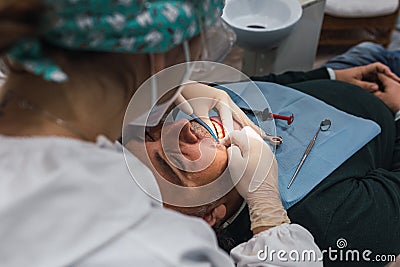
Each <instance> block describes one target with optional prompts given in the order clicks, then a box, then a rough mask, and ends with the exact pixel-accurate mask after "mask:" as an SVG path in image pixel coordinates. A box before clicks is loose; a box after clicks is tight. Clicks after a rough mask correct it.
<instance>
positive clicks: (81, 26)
mask: <svg viewBox="0 0 400 267" xmlns="http://www.w3.org/2000/svg"><path fill="white" fill-rule="evenodd" d="M223 3H224V1H223V0H204V1H196V0H191V1H190V0H168V1H161V0H159V1H157V0H153V1H140V0H45V4H46V12H45V14H44V17H43V21H42V23H43V24H42V25H43V28H44V29H45V30H44V31H43V34H42V35H41V36H40V37H39V38H35V39H25V40H21V41H20V42H19V43H17V44H16V45H15V46H14V47H13V48H12V49H11V50H10V51H9V53H8V55H9V56H10V57H11V58H13V59H14V60H16V61H17V62H19V63H21V64H22V65H23V66H24V67H25V69H26V70H27V71H29V72H32V73H33V74H36V75H40V76H42V77H43V78H44V79H45V80H48V81H54V82H63V81H66V80H67V79H68V77H67V75H66V74H65V73H64V72H63V71H62V70H61V69H60V68H59V67H58V66H57V65H56V64H55V63H54V62H53V61H52V60H51V58H50V57H49V56H48V55H46V53H45V51H44V50H43V49H42V45H41V41H42V40H44V41H46V42H48V43H50V44H53V45H56V46H58V47H62V48H68V49H73V50H87V51H100V52H125V53H162V52H165V51H168V50H170V49H171V48H173V47H175V46H176V45H178V44H181V43H182V42H183V41H184V40H186V39H189V38H191V37H193V36H195V35H197V34H199V33H200V30H201V27H210V26H212V25H213V24H214V23H215V21H216V20H217V19H218V18H219V17H220V15H221V13H222V8H223Z"/></svg>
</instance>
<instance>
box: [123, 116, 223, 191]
mask: <svg viewBox="0 0 400 267" xmlns="http://www.w3.org/2000/svg"><path fill="white" fill-rule="evenodd" d="M162 127H163V129H162ZM162 127H161V126H158V127H152V128H148V129H147V130H146V135H145V148H146V151H139V153H138V151H137V150H138V147H139V146H134V144H131V143H130V144H129V145H132V148H133V150H134V154H135V155H136V156H138V157H139V158H140V159H141V160H142V161H143V162H146V159H145V158H144V157H146V155H147V157H148V159H149V160H150V161H151V166H150V168H151V169H152V170H153V172H154V170H155V171H157V172H158V174H159V175H161V176H162V177H163V178H164V179H167V180H168V181H169V182H171V183H174V184H177V185H181V186H186V187H197V186H202V185H206V184H208V183H210V182H212V181H214V180H215V179H216V178H217V177H218V176H219V175H221V173H222V172H223V171H224V170H225V168H226V166H227V161H228V157H227V151H226V147H225V146H223V145H221V144H219V143H217V142H216V141H215V140H214V139H212V137H211V135H210V133H209V132H208V131H207V130H206V129H205V128H204V127H203V126H201V125H200V124H198V123H197V122H193V121H192V122H189V121H187V120H179V121H177V122H174V123H165V124H164V125H163V126H162ZM161 129H162V131H161ZM161 133H162V138H161ZM177 137H179V139H177ZM128 148H129V147H128ZM143 148H144V147H143V146H142V149H143ZM165 151H168V152H167V153H166V152H165Z"/></svg>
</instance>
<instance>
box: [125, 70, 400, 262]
mask: <svg viewBox="0 0 400 267" xmlns="http://www.w3.org/2000/svg"><path fill="white" fill-rule="evenodd" d="M381 67H382V66H381V65H379V66H376V65H373V66H366V68H364V69H362V70H360V69H356V70H354V69H350V74H351V72H354V71H356V72H357V73H360V72H361V73H363V72H366V71H370V70H375V71H376V73H375V76H374V80H371V81H368V82H376V81H377V80H376V79H379V81H380V83H381V86H383V88H384V89H385V91H384V92H381V94H379V96H378V95H376V96H374V94H371V93H369V92H368V91H367V90H364V89H362V88H360V87H358V86H355V85H352V84H349V83H344V82H340V81H332V80H330V75H329V73H328V71H327V69H326V68H321V69H317V70H314V71H311V72H289V73H285V74H282V75H274V74H272V75H269V76H264V77H254V78H253V79H254V80H258V81H269V82H275V83H279V84H282V85H286V86H289V87H292V88H294V89H296V90H299V91H302V92H304V93H307V94H309V95H311V96H314V97H316V98H319V99H321V100H323V101H325V102H326V103H328V104H330V105H332V106H335V107H336V108H338V109H341V110H343V111H345V112H348V113H350V114H353V115H356V116H360V117H364V118H366V119H371V120H374V121H375V122H377V123H378V124H379V125H380V127H381V130H382V131H381V134H379V135H378V136H377V137H375V138H374V139H373V140H371V141H370V142H369V143H368V144H367V145H365V146H364V147H363V148H362V149H360V150H359V151H358V152H357V153H355V154H354V155H353V156H352V157H351V158H349V159H348V160H347V161H346V162H345V163H343V164H342V165H341V166H340V167H338V168H337V169H336V170H335V171H334V172H333V173H332V174H330V175H329V176H328V177H327V178H326V179H324V180H323V181H322V182H321V183H320V184H319V185H317V186H316V187H315V188H314V189H313V190H312V191H311V192H310V193H309V194H308V195H307V196H306V197H305V198H304V199H302V200H301V201H300V202H299V203H297V204H296V205H294V206H293V207H291V208H290V209H289V210H288V215H289V217H290V218H291V221H292V222H294V223H297V224H300V225H302V226H304V227H306V228H307V229H309V230H310V232H311V233H312V234H313V236H314V238H315V241H316V243H317V244H318V246H319V247H320V248H321V250H323V249H328V248H329V247H332V248H335V246H336V241H337V240H338V239H339V238H345V239H346V240H347V242H348V244H349V249H352V248H353V249H354V248H358V249H369V250H371V251H372V252H373V253H374V254H378V253H381V254H395V255H397V254H399V253H400V244H399V242H398V240H400V225H399V223H398V222H399V220H400V153H399V152H400V130H397V129H400V121H396V122H395V121H394V115H393V114H394V113H396V112H397V110H398V109H400V85H399V83H398V82H397V81H395V80H393V79H392V78H391V73H388V72H387V69H381ZM350 76H351V77H353V76H354V75H347V77H350ZM339 77H340V75H339ZM354 77H355V76H354ZM364 77H366V76H365V75H364ZM393 77H394V76H393ZM394 78H395V77H394ZM354 79H355V80H357V79H356V78H354ZM382 95H383V96H382ZM378 97H379V99H381V100H382V101H383V102H382V101H381V100H379V99H378ZM179 124H180V125H179ZM214 124H215V123H214ZM182 126H184V127H183V128H182ZM237 126H239V127H240V125H237ZM164 127H165V130H166V131H165V132H166V137H167V138H168V137H171V138H176V136H178V135H179V145H180V148H181V151H182V154H183V155H181V156H183V157H187V158H189V159H192V160H195V159H197V158H198V157H199V156H200V153H203V154H202V155H209V156H210V157H214V156H215V158H214V160H213V162H212V164H211V165H210V167H209V168H207V169H205V170H202V171H201V172H185V171H180V170H179V168H177V167H176V165H177V164H176V162H169V161H168V160H166V156H165V155H164V154H163V152H161V143H160V131H161V128H160V127H158V128H157V127H156V128H148V131H147V132H146V147H147V151H148V153H149V158H150V161H151V164H150V162H148V160H147V159H146V157H145V156H141V155H137V156H139V157H141V159H142V160H143V161H144V162H145V163H147V165H148V166H149V167H150V168H151V169H152V171H153V172H154V173H155V175H156V177H157V178H158V179H160V178H161V179H162V177H161V176H160V174H163V176H165V177H166V179H169V181H171V182H172V183H175V184H179V185H183V186H189V187H191V186H198V185H203V184H207V183H209V182H211V181H213V180H214V179H216V178H217V177H218V176H219V175H220V174H221V173H222V172H223V170H224V169H225V168H226V164H227V155H226V151H225V148H224V147H223V146H221V145H220V144H217V143H216V142H214V141H213V139H212V138H211V136H210V135H209V134H208V132H206V130H205V129H203V128H202V126H200V125H198V124H197V123H195V122H190V123H189V122H187V121H183V120H181V121H178V122H177V123H176V124H169V125H165V126H164ZM216 127H218V126H216ZM180 128H182V130H181V132H180V133H178V132H176V129H180ZM174 129H175V130H174ZM174 135H175V136H174ZM134 142H135V141H131V142H130V143H129V144H128V148H129V147H130V146H132V147H133V146H135V145H136V144H135V143H134ZM136 151H137V149H136ZM142 152H143V154H144V153H145V151H144V150H142ZM175 152H176V151H175ZM175 155H176V154H175ZM146 161H147V162H146ZM177 161H179V160H177ZM241 204H242V198H241V197H240V195H239V194H238V192H237V191H236V190H235V189H232V190H231V191H230V192H229V193H228V194H226V195H225V196H224V197H222V198H220V199H218V200H216V201H214V202H213V203H211V204H208V205H205V206H200V207H190V208H188V207H175V206H168V205H167V206H168V207H170V208H173V209H176V210H179V211H181V212H183V213H186V214H189V215H194V216H198V217H201V218H203V219H204V220H205V221H206V222H208V223H209V224H210V225H211V226H213V227H214V228H215V229H216V230H217V232H222V233H223V234H222V235H220V236H219V239H220V240H219V241H222V242H221V243H220V244H221V245H223V246H224V249H226V250H228V251H229V250H230V248H231V247H233V246H235V245H236V244H239V243H241V242H243V241H246V240H248V239H250V238H251V236H252V233H251V231H250V223H249V215H248V210H247V208H246V207H245V208H244V209H242V208H241V206H242V205H241ZM227 220H228V223H225V224H223V223H224V222H226V221H227ZM222 229H223V230H222ZM226 240H229V241H230V242H225V241H226ZM342 263H343V262H329V261H327V262H324V264H325V265H327V266H329V265H335V264H337V265H338V266H341V264H342Z"/></svg>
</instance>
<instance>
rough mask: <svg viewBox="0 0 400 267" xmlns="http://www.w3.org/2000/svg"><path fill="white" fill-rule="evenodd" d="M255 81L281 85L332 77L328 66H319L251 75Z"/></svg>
mask: <svg viewBox="0 0 400 267" xmlns="http://www.w3.org/2000/svg"><path fill="white" fill-rule="evenodd" d="M251 79H252V80H253V81H261V82H272V83H277V84H281V85H288V84H291V83H298V82H304V81H309V80H319V79H330V76H329V73H328V71H327V70H326V68H319V69H316V70H312V71H307V72H303V71H288V72H285V73H283V74H274V73H271V74H269V75H266V76H259V77H251Z"/></svg>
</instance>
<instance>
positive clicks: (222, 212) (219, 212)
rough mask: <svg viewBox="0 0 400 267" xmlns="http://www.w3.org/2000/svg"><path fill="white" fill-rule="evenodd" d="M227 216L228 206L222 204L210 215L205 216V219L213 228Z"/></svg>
mask: <svg viewBox="0 0 400 267" xmlns="http://www.w3.org/2000/svg"><path fill="white" fill-rule="evenodd" d="M225 216H226V206H225V205H224V204H221V205H219V206H217V207H215V208H213V209H212V210H211V211H210V212H209V213H207V214H206V215H204V216H203V219H204V220H205V221H206V222H207V223H208V224H209V225H210V226H211V227H213V226H214V225H215V224H216V223H217V222H219V221H221V220H222V219H224V218H225Z"/></svg>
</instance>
